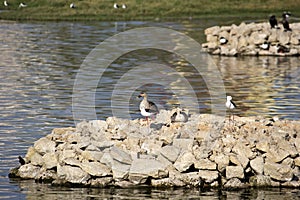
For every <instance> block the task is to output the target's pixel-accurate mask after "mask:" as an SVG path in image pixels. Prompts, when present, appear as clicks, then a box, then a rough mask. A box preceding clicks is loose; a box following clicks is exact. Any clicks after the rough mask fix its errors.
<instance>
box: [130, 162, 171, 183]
mask: <svg viewBox="0 0 300 200" xmlns="http://www.w3.org/2000/svg"><path fill="white" fill-rule="evenodd" d="M167 175H168V171H167V166H165V165H163V164H162V163H161V162H159V161H157V160H154V159H134V160H133V161H132V164H131V167H130V171H129V180H130V181H132V182H134V183H138V184H142V183H145V182H146V180H147V178H148V177H153V178H165V177H166V176H167Z"/></svg>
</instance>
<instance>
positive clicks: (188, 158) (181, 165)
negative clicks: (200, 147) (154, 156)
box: [174, 152, 195, 172]
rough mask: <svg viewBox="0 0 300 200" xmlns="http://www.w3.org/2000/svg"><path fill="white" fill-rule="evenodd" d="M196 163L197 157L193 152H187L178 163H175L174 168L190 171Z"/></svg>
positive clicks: (180, 157)
mask: <svg viewBox="0 0 300 200" xmlns="http://www.w3.org/2000/svg"><path fill="white" fill-rule="evenodd" d="M194 163H195V157H194V155H193V154H192V153H191V152H185V153H183V154H181V155H180V156H179V157H178V158H177V160H176V162H175V163H174V167H175V168H176V169H177V170H178V171H180V172H184V171H186V170H188V169H189V168H190V167H191V166H192V165H193V164H194Z"/></svg>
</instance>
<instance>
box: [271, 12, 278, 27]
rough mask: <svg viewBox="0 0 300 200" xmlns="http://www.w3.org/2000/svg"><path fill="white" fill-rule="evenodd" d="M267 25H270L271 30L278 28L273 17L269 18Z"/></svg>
mask: <svg viewBox="0 0 300 200" xmlns="http://www.w3.org/2000/svg"><path fill="white" fill-rule="evenodd" d="M269 23H270V25H271V28H279V27H278V22H277V19H276V17H275V15H271V16H270V18H269Z"/></svg>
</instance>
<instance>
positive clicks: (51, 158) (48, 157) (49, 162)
mask: <svg viewBox="0 0 300 200" xmlns="http://www.w3.org/2000/svg"><path fill="white" fill-rule="evenodd" d="M42 159H43V167H45V168H46V169H52V168H54V167H56V166H57V164H58V160H57V155H56V153H46V154H45V155H44V156H43V157H42Z"/></svg>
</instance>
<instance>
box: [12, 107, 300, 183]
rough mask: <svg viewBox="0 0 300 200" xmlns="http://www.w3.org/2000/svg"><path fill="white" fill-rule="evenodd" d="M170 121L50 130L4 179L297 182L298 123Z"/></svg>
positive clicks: (113, 121) (198, 117)
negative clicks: (24, 162) (22, 163)
mask: <svg viewBox="0 0 300 200" xmlns="http://www.w3.org/2000/svg"><path fill="white" fill-rule="evenodd" d="M166 113H169V114H166ZM162 116H164V117H162ZM170 116H171V112H169V111H164V110H162V111H161V113H160V114H159V116H157V118H156V119H154V120H149V121H148V122H147V121H145V120H144V119H136V120H125V119H118V118H114V117H110V118H107V119H106V121H100V120H94V121H89V122H86V121H84V122H81V123H79V124H77V126H76V128H56V129H54V130H53V131H52V133H51V134H49V135H46V136H45V137H43V138H41V139H39V140H37V141H36V142H35V143H34V144H33V146H32V147H30V148H29V149H28V152H27V154H26V155H25V158H24V159H25V161H26V164H24V165H22V166H19V167H16V168H14V169H12V170H11V173H10V177H20V178H22V179H35V180H38V181H47V182H49V181H50V182H52V183H53V184H54V185H72V184H76V185H81V186H89V187H109V186H118V187H132V186H137V185H151V186H154V187H160V186H163V187H174V186H180V187H224V188H232V187H236V188H243V187H251V186H252V187H266V186H270V187H279V186H284V187H298V186H299V185H300V169H299V167H300V156H299V150H300V123H299V121H286V120H275V119H263V118H261V117H248V118H245V117H238V116H235V120H234V121H232V120H231V121H229V119H228V117H226V118H225V116H223V117H221V116H212V115H209V114H191V115H190V116H189V120H188V121H187V122H177V123H171V121H170V120H169V119H168V118H169V117H170Z"/></svg>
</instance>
